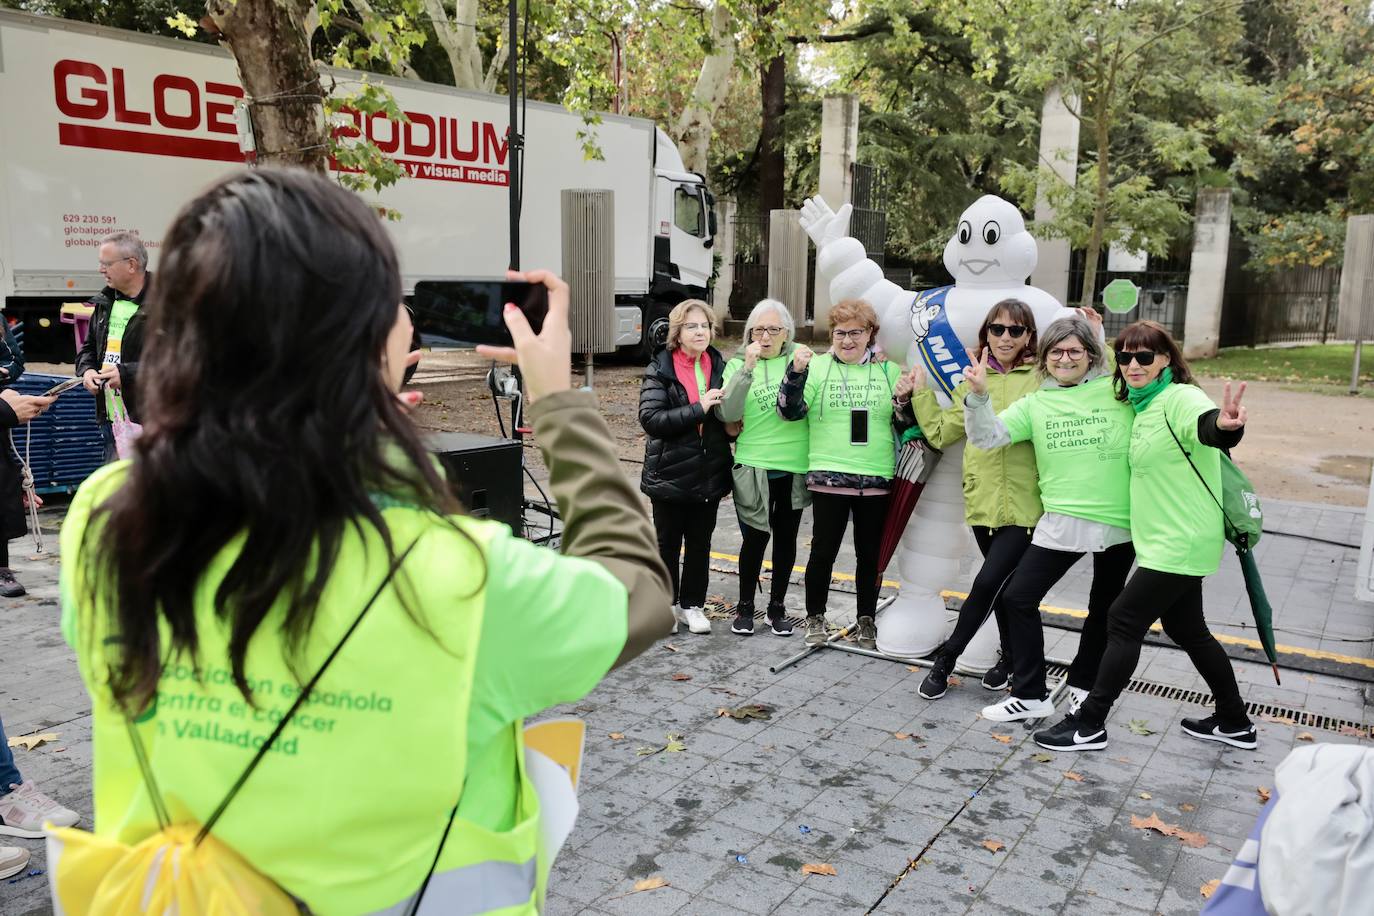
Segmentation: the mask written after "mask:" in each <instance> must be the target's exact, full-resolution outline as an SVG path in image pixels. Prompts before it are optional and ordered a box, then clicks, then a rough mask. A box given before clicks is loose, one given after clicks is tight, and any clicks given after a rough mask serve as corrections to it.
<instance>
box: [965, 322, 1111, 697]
mask: <svg viewBox="0 0 1374 916" xmlns="http://www.w3.org/2000/svg"><path fill="white" fill-rule="evenodd" d="M1084 315H1085V316H1090V317H1088V318H1084V317H1073V318H1061V319H1059V320H1058V321H1056V322H1054V323H1053V324H1051V325H1050V326H1049V327H1048V328H1046V329H1045V334H1044V338H1043V339H1042V340H1041V342H1040V352H1039V357H1038V360H1037V366H1036V367H1037V369H1038V372H1037V373H1036V375H1037V377H1038V378H1039V379H1040V380H1041V382H1042V384H1041V386H1040V388H1039V390H1037V391H1034V392H1032V393H1031V394H1029V395H1027V396H1026V397H1024V398H1022V399H1021V400H1019V401H1017V402H1016V403H1015V404H1012V405H1011V407H1009V408H1008V409H1006V410H1004V411H1002V412H1001V413H994V412H993V411H994V405H993V404H992V402H991V401H990V399H989V398H988V397H987V396H986V395H985V394H983V393H982V392H981V391H979V389H980V388H982V387H983V383H982V381H981V376H982V374H983V372H982V370H981V369H980V368H979V367H972V371H971V372H968V373H966V378H967V379H968V382H969V384H970V386H971V387H973V389H974V393H972V394H970V395H969V396H968V397H967V398H965V400H964V418H965V422H966V424H967V426H968V438H969V442H970V443H971V444H972V445H974V446H977V447H978V448H986V449H995V448H998V447H1001V446H1010V447H1012V448H1015V447H1016V446H1015V445H1013V444H1012V443H1027V442H1028V443H1029V444H1030V445H1031V446H1032V447H1033V448H1034V449H1035V465H1036V468H1037V470H1038V471H1039V475H1040V501H1041V503H1042V504H1043V505H1044V507H1045V514H1044V515H1043V516H1041V518H1040V521H1039V523H1038V524H1037V525H1036V526H1035V534H1034V535H1033V536H1032V538H1031V545H1030V547H1029V548H1028V549H1027V550H1026V552H1025V554H1024V555H1023V556H1022V557H1021V562H1020V563H1018V564H1017V566H1016V571H1015V572H1013V573H1012V575H1011V578H1010V579H1008V580H1007V584H1006V588H1005V589H1003V591H1002V596H1001V599H1000V600H999V602H998V606H999V611H1000V613H1001V614H1002V619H1003V621H1004V623H1005V625H1006V627H1007V633H1008V638H1009V640H1010V642H1011V657H1012V661H1013V664H1012V670H1013V676H1012V680H1011V696H1010V697H1008V698H1007V699H1006V700H1003V701H1002V702H1001V703H996V704H993V705H991V706H988V707H987V708H986V709H984V710H983V713H982V715H983V718H985V719H992V720H994V721H998V722H1013V721H1017V720H1019V719H1032V718H1041V717H1043V716H1048V715H1050V714H1052V713H1053V712H1054V705H1053V704H1052V703H1051V702H1050V701H1049V691H1048V690H1047V689H1046V685H1045V635H1044V631H1043V630H1042V629H1041V624H1040V601H1041V600H1042V599H1043V598H1044V597H1045V595H1046V594H1047V593H1048V592H1049V590H1050V589H1051V588H1053V587H1054V585H1055V583H1056V582H1058V581H1059V580H1060V579H1062V578H1063V577H1064V574H1065V573H1066V572H1068V571H1069V569H1070V568H1071V567H1072V566H1073V565H1074V564H1075V563H1077V562H1078V560H1079V559H1080V558H1081V557H1082V556H1083V555H1084V554H1092V558H1093V584H1092V590H1091V592H1090V593H1089V598H1088V617H1087V619H1086V620H1085V621H1084V622H1083V632H1082V634H1081V636H1080V638H1079V643H1078V654H1077V655H1076V656H1075V657H1074V660H1073V664H1072V665H1071V666H1070V667H1069V674H1068V685H1069V711H1070V712H1072V711H1074V710H1076V709H1077V708H1078V706H1079V705H1080V704H1081V703H1082V702H1083V700H1084V698H1085V697H1087V695H1088V690H1089V689H1090V688H1091V687H1092V685H1093V681H1094V679H1095V678H1096V677H1097V667H1098V663H1099V662H1100V661H1101V659H1102V651H1103V649H1104V647H1105V646H1106V643H1107V610H1108V608H1109V607H1111V603H1112V601H1114V600H1115V599H1116V596H1117V595H1119V594H1120V593H1121V588H1122V586H1123V585H1125V583H1126V576H1127V575H1128V574H1129V573H1130V571H1131V562H1132V560H1134V559H1135V551H1134V550H1133V549H1132V547H1131V529H1130V524H1131V522H1130V494H1129V490H1130V479H1131V472H1130V467H1129V465H1128V464H1127V455H1126V450H1127V445H1128V443H1129V441H1130V435H1131V422H1132V420H1134V419H1135V412H1134V411H1132V410H1131V408H1130V407H1129V406H1128V405H1126V404H1123V403H1121V402H1120V401H1118V400H1117V399H1116V392H1115V390H1114V389H1113V387H1112V381H1111V375H1110V367H1109V366H1106V364H1105V363H1106V361H1105V359H1104V354H1103V343H1102V319H1101V318H1100V317H1098V315H1097V313H1096V312H1093V311H1091V310H1084Z"/></svg>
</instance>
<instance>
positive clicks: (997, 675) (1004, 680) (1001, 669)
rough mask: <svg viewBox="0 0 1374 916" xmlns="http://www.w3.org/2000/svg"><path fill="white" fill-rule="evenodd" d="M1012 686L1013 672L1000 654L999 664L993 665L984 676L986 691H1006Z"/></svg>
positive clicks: (998, 657)
mask: <svg viewBox="0 0 1374 916" xmlns="http://www.w3.org/2000/svg"><path fill="white" fill-rule="evenodd" d="M1010 686H1011V671H1010V669H1009V668H1008V667H1007V662H1006V659H1004V658H1003V657H1002V656H1001V655H1000V654H999V655H998V656H997V664H995V665H993V666H992V667H991V668H989V669H988V670H987V673H986V674H984V675H983V689H984V690H1006V689H1007V688H1008V687H1010Z"/></svg>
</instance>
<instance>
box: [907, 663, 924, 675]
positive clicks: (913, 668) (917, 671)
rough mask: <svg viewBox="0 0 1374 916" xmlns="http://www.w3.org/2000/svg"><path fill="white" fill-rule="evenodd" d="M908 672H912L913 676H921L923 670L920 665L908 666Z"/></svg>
mask: <svg viewBox="0 0 1374 916" xmlns="http://www.w3.org/2000/svg"><path fill="white" fill-rule="evenodd" d="M906 670H908V671H910V672H911V673H912V674H920V673H921V671H922V668H921V666H920V665H907V666H906Z"/></svg>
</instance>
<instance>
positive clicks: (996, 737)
mask: <svg viewBox="0 0 1374 916" xmlns="http://www.w3.org/2000/svg"><path fill="white" fill-rule="evenodd" d="M992 740H993V741H1001V742H1002V743H1003V744H1011V735H999V734H997V733H996V732H993V733H992Z"/></svg>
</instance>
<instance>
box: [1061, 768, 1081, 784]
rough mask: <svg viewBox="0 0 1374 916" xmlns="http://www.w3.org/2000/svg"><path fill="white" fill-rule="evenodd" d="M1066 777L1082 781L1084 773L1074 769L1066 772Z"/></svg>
mask: <svg viewBox="0 0 1374 916" xmlns="http://www.w3.org/2000/svg"><path fill="white" fill-rule="evenodd" d="M1064 778H1065V779H1072V780H1073V781H1074V782H1082V781H1083V774H1082V773H1075V772H1074V771H1073V770H1069V771H1068V772H1066V773H1065V774H1064Z"/></svg>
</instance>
